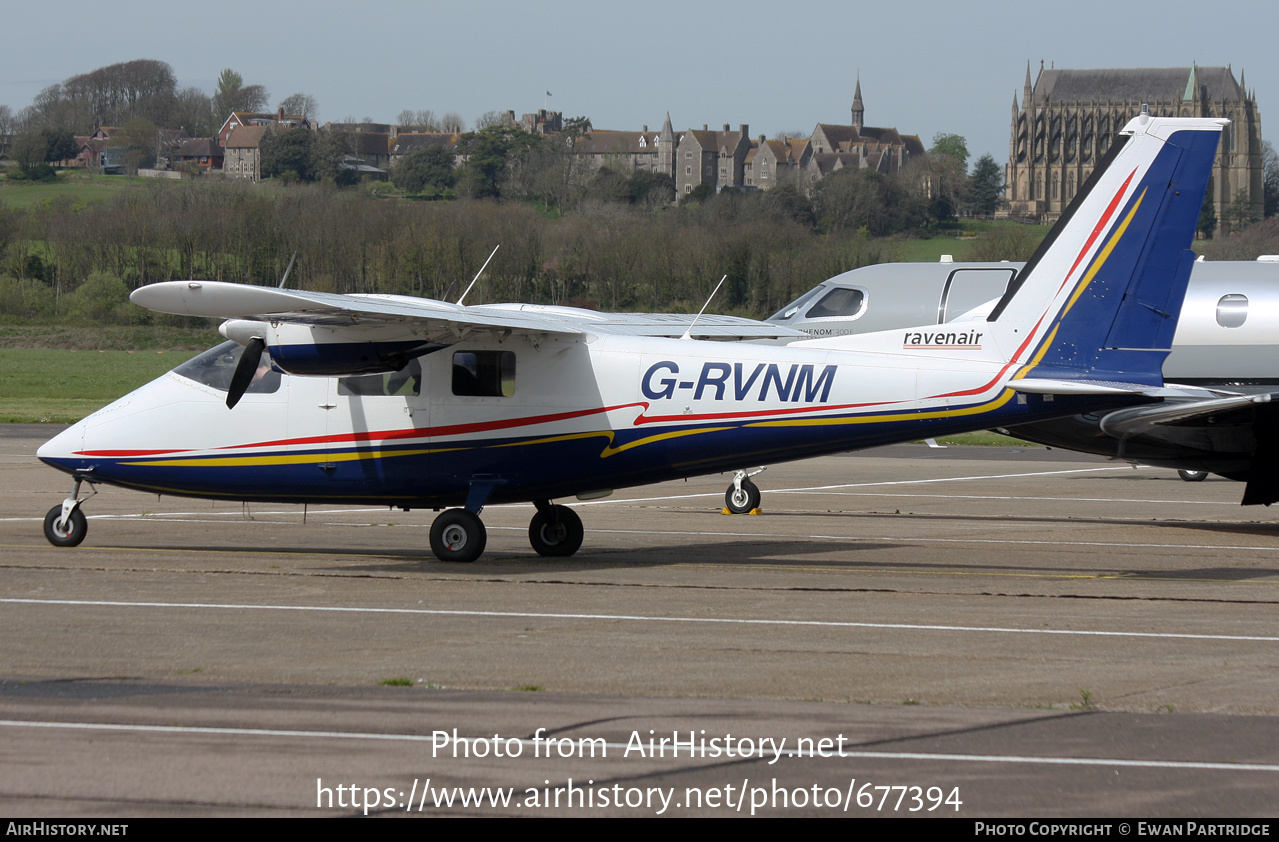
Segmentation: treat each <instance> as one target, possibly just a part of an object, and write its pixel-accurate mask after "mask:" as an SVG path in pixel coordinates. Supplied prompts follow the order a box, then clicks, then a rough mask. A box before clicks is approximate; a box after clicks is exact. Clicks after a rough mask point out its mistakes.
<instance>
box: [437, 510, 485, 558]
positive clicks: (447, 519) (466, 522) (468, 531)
mask: <svg viewBox="0 0 1279 842" xmlns="http://www.w3.org/2000/svg"><path fill="white" fill-rule="evenodd" d="M486 543H488V533H487V532H486V531H485V529H484V523H483V522H482V521H481V520H480V519H479V517H478V516H477V515H473V514H471V513H470V512H469V511H467V510H466V509H447V510H446V511H443V512H441V513H440V516H439V517H437V518H436V519H435V522H434V523H432V524H431V552H433V553H435V557H436V558H438V559H439V560H440V561H457V562H462V563H464V564H465V563H469V562H472V561H475V560H476V559H477V558H479V557H480V553H482V552H484V545H485V544H486Z"/></svg>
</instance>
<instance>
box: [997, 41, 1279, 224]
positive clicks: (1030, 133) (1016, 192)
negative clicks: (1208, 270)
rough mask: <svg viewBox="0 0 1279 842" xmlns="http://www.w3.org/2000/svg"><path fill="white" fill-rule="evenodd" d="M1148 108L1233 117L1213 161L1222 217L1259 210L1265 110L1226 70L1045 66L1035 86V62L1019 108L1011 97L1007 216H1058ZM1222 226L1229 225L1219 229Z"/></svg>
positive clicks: (1158, 111)
mask: <svg viewBox="0 0 1279 842" xmlns="http://www.w3.org/2000/svg"><path fill="white" fill-rule="evenodd" d="M1143 103H1145V104H1148V105H1149V106H1150V113H1151V114H1152V115H1154V116H1157V117H1227V118H1229V119H1230V121H1231V122H1230V125H1229V126H1227V127H1226V130H1225V131H1224V132H1223V133H1222V136H1221V147H1220V149H1218V151H1217V162H1216V164H1215V166H1214V167H1213V178H1212V188H1211V189H1212V197H1213V201H1214V203H1215V205H1216V211H1217V219H1218V220H1225V219H1226V216H1225V211H1226V209H1227V207H1229V206H1230V205H1231V204H1232V203H1233V202H1235V201H1237V200H1239V199H1240V198H1243V199H1244V200H1245V201H1247V202H1248V203H1249V204H1250V205H1251V206H1252V210H1253V213H1254V215H1255V216H1256V217H1258V218H1260V217H1261V214H1262V207H1263V204H1262V176H1263V166H1262V155H1261V113H1260V111H1258V109H1257V100H1256V98H1255V96H1254V95H1253V94H1252V93H1251V92H1249V91H1247V90H1246V88H1245V86H1244V81H1243V74H1242V73H1241V74H1240V76H1239V81H1238V82H1236V81H1235V77H1234V73H1232V72H1231V70H1230V68H1229V67H1197V66H1194V65H1192V66H1190V67H1161V68H1137V69H1110V70H1066V69H1056V68H1050V69H1044V67H1043V66H1042V65H1041V66H1040V69H1039V77H1038V78H1037V79H1036V80H1035V83H1034V85H1032V84H1031V81H1030V65H1029V64H1027V66H1026V84H1025V89H1024V91H1023V93H1022V101H1021V106H1020V107H1018V105H1017V97H1016V95H1015V94H1014V95H1013V108H1012V131H1011V136H1010V140H1009V150H1008V167H1007V169H1006V170H1005V173H1004V180H1005V182H1006V193H1005V196H1006V198H1007V200H1008V213H1009V215H1011V216H1013V217H1017V218H1023V219H1034V220H1037V221H1040V222H1053V221H1055V220H1056V219H1057V218H1058V217H1059V216H1060V215H1061V212H1062V211H1063V210H1064V209H1065V208H1066V206H1067V205H1068V204H1069V203H1070V200H1071V199H1072V198H1074V196H1075V193H1076V192H1078V190H1079V188H1080V186H1082V184H1083V183H1084V181H1085V179H1087V178H1088V175H1089V174H1090V173H1091V172H1092V170H1093V167H1094V166H1095V165H1096V163H1097V161H1098V160H1099V159H1100V158H1101V157H1102V156H1103V155H1105V153H1106V150H1107V149H1109V148H1110V145H1111V143H1113V142H1114V140H1115V137H1116V134H1117V133H1118V132H1119V130H1120V129H1122V128H1123V127H1124V124H1125V123H1127V122H1128V120H1130V119H1131V118H1133V117H1135V116H1137V114H1138V113H1140V111H1141V106H1142V104H1143ZM1220 230H1223V233H1224V232H1225V231H1224V228H1223V229H1220Z"/></svg>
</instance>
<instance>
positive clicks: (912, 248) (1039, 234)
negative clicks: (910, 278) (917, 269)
mask: <svg viewBox="0 0 1279 842" xmlns="http://www.w3.org/2000/svg"><path fill="white" fill-rule="evenodd" d="M1007 227H1012V228H1014V229H1015V230H1016V231H1018V232H1029V233H1030V235H1031V236H1033V237H1034V238H1035V242H1038V241H1039V240H1042V239H1043V238H1044V237H1045V236H1047V234H1048V231H1049V226H1047V225H1023V224H1022V223H1020V222H1009V221H1006V220H980V219H965V220H963V221H961V222H960V223H959V228H958V229H957V230H955V231H954V232H953V233H952V232H946V233H940V234H938V235H937V236H933V237H903V238H901V239H898V240H896V241H895V242H894V249H895V252H896V259H897V260H899V261H902V262H905V263H921V262H922V263H936V262H937V261H938V260H940V259H941V256H942V255H943V254H949V255H952V256H953V257H954V258H955V260H956V261H964V260H971V259H972V258H971V257H969V254H968V252H969V250H970V249H971V248H972V247H973V243H975V242H976V241H977V238H978V237H980V236H981V235H982V234H985V233H988V232H995V231H998V230H1000V229H1002V228H1007Z"/></svg>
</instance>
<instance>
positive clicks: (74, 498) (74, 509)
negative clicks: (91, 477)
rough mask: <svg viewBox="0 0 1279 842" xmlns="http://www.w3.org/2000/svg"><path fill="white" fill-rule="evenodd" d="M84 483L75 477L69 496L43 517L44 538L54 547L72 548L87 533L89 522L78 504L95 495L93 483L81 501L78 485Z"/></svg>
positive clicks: (82, 478) (95, 490)
mask: <svg viewBox="0 0 1279 842" xmlns="http://www.w3.org/2000/svg"><path fill="white" fill-rule="evenodd" d="M84 482H86V480H85V478H84V477H79V476H78V477H76V478H75V484H74V485H72V486H71V496H70V497H68V498H67V499H65V500H63V501H62V505H61V506H54V507H53V508H52V509H50V510H49V513H48V514H46V515H45V516H44V537H45V538H47V539H48V541H49V543H50V544H53V545H54V546H55V547H74V546H76V545H77V544H79V543H80V542H81V541H83V540H84V536H85V535H86V534H88V532H89V521H88V519H87V518H85V516H84V512H82V511H80V504H81V503H83V502H84V501H85V500H88V499H89V498H90V497H92V496H93V495H95V494H97V493H98V491H97V489H96V488H95V487H94V486H93V483H92V482H90V483H89V487H90V489H92V490H91V491H90V492H89V493H88V494H87V495H86V496H85V497H84V498H83V499H81V497H80V485H81V484H82V483H84Z"/></svg>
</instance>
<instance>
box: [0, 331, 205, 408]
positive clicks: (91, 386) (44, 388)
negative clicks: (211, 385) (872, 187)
mask: <svg viewBox="0 0 1279 842" xmlns="http://www.w3.org/2000/svg"><path fill="white" fill-rule="evenodd" d="M193 356H195V354H194V353H192V352H191V351H68V350H34V349H30V348H5V349H0V423H22V424H33V423H34V424H39V423H60V424H69V423H71V422H73V421H79V420H80V419H81V418H83V417H84V416H86V415H88V414H89V413H91V412H94V411H96V410H98V409H100V408H102V407H104V406H106V405H107V404H109V403H111V402H112V401H113V400H115V399H116V398H118V397H120V396H122V395H124V394H126V393H128V392H131V391H133V390H134V389H136V388H138V387H139V386H141V385H143V384H144V383H146V382H148V381H150V380H154V379H155V378H157V377H159V376H160V375H161V374H163V373H164V372H166V371H168V370H169V369H171V368H173V367H174V366H176V365H178V364H179V363H182V362H185V361H186V360H188V359H190V358H191V357H193Z"/></svg>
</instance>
